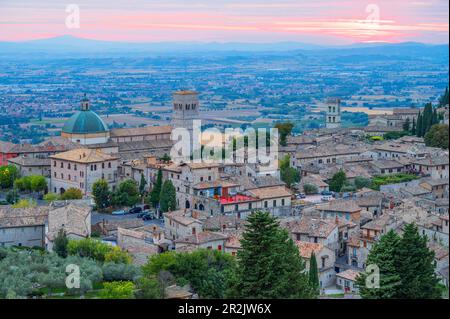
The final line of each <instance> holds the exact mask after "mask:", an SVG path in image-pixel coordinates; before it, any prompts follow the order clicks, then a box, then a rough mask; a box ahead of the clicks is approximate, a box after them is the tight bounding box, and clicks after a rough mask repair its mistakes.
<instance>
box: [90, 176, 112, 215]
mask: <svg viewBox="0 0 450 319" xmlns="http://www.w3.org/2000/svg"><path fill="white" fill-rule="evenodd" d="M92 195H93V197H94V201H95V206H97V209H99V210H103V209H105V208H107V207H109V206H110V205H111V192H110V191H109V186H108V183H107V182H106V181H105V180H104V179H99V180H98V181H96V182H95V183H94V184H93V185H92Z"/></svg>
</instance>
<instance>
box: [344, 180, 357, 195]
mask: <svg viewBox="0 0 450 319" xmlns="http://www.w3.org/2000/svg"><path fill="white" fill-rule="evenodd" d="M355 191H356V186H355V185H353V184H352V183H349V182H346V183H345V184H344V186H342V188H341V192H342V193H349V192H355Z"/></svg>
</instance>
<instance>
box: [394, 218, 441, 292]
mask: <svg viewBox="0 0 450 319" xmlns="http://www.w3.org/2000/svg"><path fill="white" fill-rule="evenodd" d="M395 267H396V269H397V272H398V275H399V276H400V285H399V287H398V288H396V289H397V293H396V297H397V298H403V299H428V298H440V297H441V292H440V290H439V288H438V283H439V280H438V278H437V277H436V274H435V272H434V270H435V261H434V252H433V251H432V250H430V249H429V248H428V247H427V237H426V236H421V235H420V234H419V231H418V228H417V226H416V225H414V224H407V225H406V226H405V228H404V233H403V236H402V238H401V240H400V242H399V246H398V249H396V257H395Z"/></svg>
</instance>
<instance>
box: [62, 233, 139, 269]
mask: <svg viewBox="0 0 450 319" xmlns="http://www.w3.org/2000/svg"><path fill="white" fill-rule="evenodd" d="M67 252H68V253H69V255H76V256H80V257H88V258H92V259H94V260H97V261H100V262H114V263H130V262H131V257H130V256H129V255H128V253H127V252H125V251H123V250H122V249H121V248H120V247H118V246H111V245H108V244H106V243H103V242H101V241H100V240H97V239H92V238H86V239H80V240H69V243H68V245H67Z"/></svg>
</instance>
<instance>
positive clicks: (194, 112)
mask: <svg viewBox="0 0 450 319" xmlns="http://www.w3.org/2000/svg"><path fill="white" fill-rule="evenodd" d="M172 97H173V106H172V107H173V113H172V125H173V128H174V129H175V128H177V127H182V128H185V129H187V130H188V131H189V132H190V133H191V136H192V127H193V120H196V119H198V113H199V112H198V109H199V107H200V105H199V100H198V93H197V92H195V91H177V92H174V93H173V95H172Z"/></svg>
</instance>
